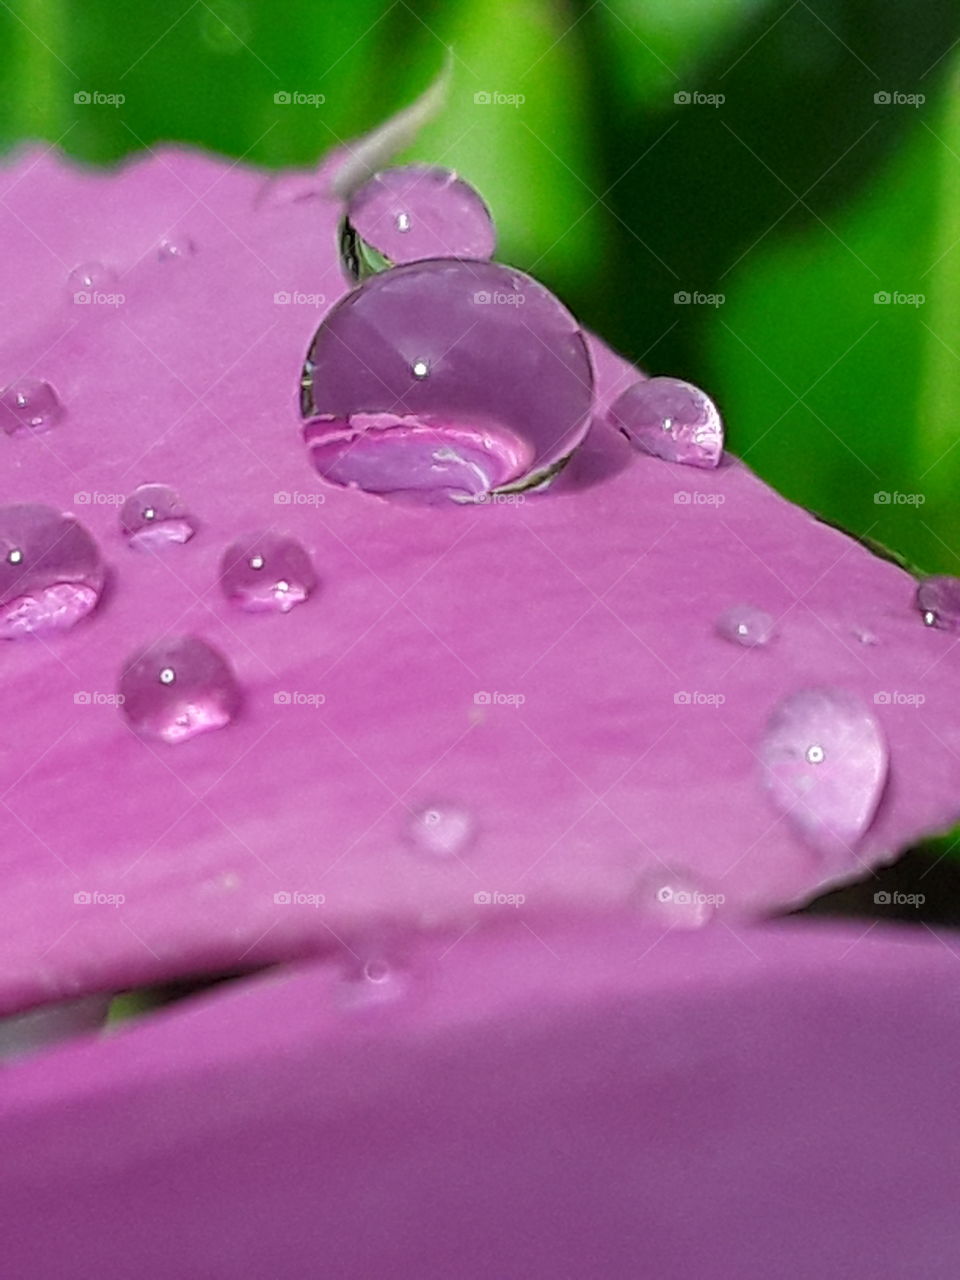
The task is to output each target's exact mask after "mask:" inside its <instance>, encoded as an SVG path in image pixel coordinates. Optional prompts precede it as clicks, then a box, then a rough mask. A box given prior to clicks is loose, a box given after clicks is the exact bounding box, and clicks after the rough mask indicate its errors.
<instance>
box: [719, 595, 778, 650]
mask: <svg viewBox="0 0 960 1280" xmlns="http://www.w3.org/2000/svg"><path fill="white" fill-rule="evenodd" d="M776 628H777V624H776V622H775V621H774V619H773V617H772V616H771V615H770V614H769V613H766V612H765V611H764V610H763V609H755V608H754V607H753V606H752V605H749V604H737V605H734V606H733V607H732V608H731V609H727V610H726V612H724V613H722V614H721V615H720V617H719V618H718V619H717V633H718V634H719V635H721V636H723V638H724V639H725V640H732V641H733V642H734V644H742V645H743V646H744V647H745V648H748V649H752V648H755V647H756V646H757V645H764V644H769V643H770V641H771V640H772V639H773V637H774V635H775V634H776Z"/></svg>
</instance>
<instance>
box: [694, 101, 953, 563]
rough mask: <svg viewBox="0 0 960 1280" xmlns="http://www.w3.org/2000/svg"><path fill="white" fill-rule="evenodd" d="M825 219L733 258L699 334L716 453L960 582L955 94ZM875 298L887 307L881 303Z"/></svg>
mask: <svg viewBox="0 0 960 1280" xmlns="http://www.w3.org/2000/svg"><path fill="white" fill-rule="evenodd" d="M876 111H877V118H876V121H875V124H874V125H873V126H872V127H875V128H878V129H880V128H885V127H888V126H890V125H892V124H894V123H896V124H898V125H899V124H900V123H901V120H900V119H895V114H894V113H903V112H910V113H911V117H910V124H909V129H908V132H907V134H906V139H905V145H903V146H902V147H901V148H900V149H899V150H897V151H896V152H895V153H894V156H893V159H892V160H889V161H888V162H887V163H886V165H885V167H884V169H883V170H882V171H881V172H880V173H879V174H878V176H877V178H876V180H875V181H874V182H872V183H871V184H870V186H869V187H868V188H866V189H865V190H864V191H863V193H862V194H861V195H860V196H859V197H858V199H857V200H856V202H855V203H854V204H853V205H852V206H851V207H848V208H846V209H844V210H842V211H841V212H840V213H838V214H835V215H831V216H829V217H826V218H825V219H823V220H819V219H818V220H816V221H815V222H814V224H813V225H812V226H808V228H807V229H806V230H805V231H804V232H803V233H802V234H797V233H796V232H795V231H794V232H792V233H784V232H783V231H782V229H780V230H778V231H777V232H774V233H773V234H771V235H769V236H768V237H766V238H765V239H764V241H763V242H762V243H761V245H760V246H759V247H758V248H757V249H755V250H753V251H750V252H748V253H747V254H746V255H745V257H744V259H743V262H742V263H741V265H740V267H739V268H737V270H736V271H735V273H734V274H733V275H732V276H731V277H730V280H731V283H730V286H729V289H728V298H729V300H728V302H727V305H726V306H725V307H724V308H723V309H722V311H721V312H720V313H719V314H718V316H717V321H716V323H715V324H714V326H713V328H712V330H711V332H710V334H709V337H708V351H709V362H710V367H711V369H712V371H713V385H714V386H715V387H716V388H717V389H718V392H719V395H720V398H721V400H722V403H723V407H724V409H725V411H726V416H727V419H728V422H729V425H730V438H731V446H732V448H733V449H734V451H735V452H738V453H740V455H741V456H742V457H744V458H745V460H746V461H747V462H749V463H750V464H751V465H752V466H754V467H755V468H756V469H757V470H758V471H760V473H761V474H762V475H763V476H764V477H765V478H767V479H768V480H770V481H771V483H772V484H773V485H775V487H777V488H778V489H780V490H781V491H782V492H783V493H785V494H787V495H788V496H789V497H791V498H793V499H795V500H796V501H798V502H801V503H803V504H804V505H807V506H811V507H815V508H816V509H817V510H819V511H820V512H822V513H823V514H824V515H826V516H828V517H829V518H830V519H832V520H834V521H836V522H838V523H840V524H842V525H844V526H846V527H847V528H849V529H851V531H854V532H857V533H860V534H866V535H869V536H870V537H873V538H876V539H878V540H879V541H881V542H883V543H886V544H888V545H891V546H895V547H897V548H898V550H900V551H901V552H903V553H904V554H905V555H906V556H907V558H908V559H909V560H910V561H912V562H914V563H916V564H918V565H921V566H923V568H924V569H926V570H928V571H929V570H940V571H948V572H954V573H956V572H958V571H960V544H958V542H957V536H956V533H957V528H958V525H957V507H956V500H957V499H956V495H957V493H958V492H960V97H958V95H957V87H956V77H955V76H954V77H951V79H950V81H948V82H947V83H946V84H944V86H943V92H942V93H939V94H938V95H937V97H936V100H935V101H932V102H931V103H929V104H926V105H921V106H920V107H917V108H913V107H910V106H907V105H899V106H897V105H895V104H882V103H881V104H878V105H877V108H876ZM885 299H889V300H885Z"/></svg>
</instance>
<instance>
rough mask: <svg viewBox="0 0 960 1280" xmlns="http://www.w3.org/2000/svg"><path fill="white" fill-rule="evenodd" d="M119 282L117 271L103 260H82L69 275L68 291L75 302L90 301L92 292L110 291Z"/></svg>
mask: <svg viewBox="0 0 960 1280" xmlns="http://www.w3.org/2000/svg"><path fill="white" fill-rule="evenodd" d="M116 282H117V273H116V272H115V271H114V269H113V268H112V267H108V266H107V265H106V263H103V262H81V263H80V265H79V266H78V267H74V268H73V270H72V271H71V272H70V274H69V275H68V276H67V292H68V293H69V294H70V297H71V298H72V299H73V301H74V302H78V303H89V302H90V301H91V294H94V293H108V292H111V291H112V286H113V285H115V284H116Z"/></svg>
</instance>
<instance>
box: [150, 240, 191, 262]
mask: <svg viewBox="0 0 960 1280" xmlns="http://www.w3.org/2000/svg"><path fill="white" fill-rule="evenodd" d="M196 252H197V246H196V244H195V243H194V241H193V240H191V239H190V237H189V236H185V235H175V236H174V235H171V236H165V237H164V239H163V240H161V241H160V243H159V244H158V245H157V257H158V258H159V259H160V261H161V262H182V261H183V260H185V259H186V258H192V257H193V255H194V254H195V253H196Z"/></svg>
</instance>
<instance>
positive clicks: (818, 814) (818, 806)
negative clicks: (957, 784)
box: [760, 689, 889, 863]
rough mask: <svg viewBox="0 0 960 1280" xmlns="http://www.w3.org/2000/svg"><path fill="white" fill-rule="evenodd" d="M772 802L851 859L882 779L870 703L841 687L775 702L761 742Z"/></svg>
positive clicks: (884, 763)
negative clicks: (774, 707) (775, 704)
mask: <svg viewBox="0 0 960 1280" xmlns="http://www.w3.org/2000/svg"><path fill="white" fill-rule="evenodd" d="M760 758H761V762H762V766H763V780H764V784H765V785H766V787H767V789H768V791H769V792H770V794H771V796H772V797H773V799H774V801H775V803H776V804H777V806H778V807H779V808H780V809H782V810H783V811H784V812H785V813H786V815H787V816H788V818H789V820H790V821H791V822H792V823H793V824H794V825H795V826H796V827H797V829H798V831H799V832H800V834H801V835H803V836H804V838H805V839H806V840H807V841H808V842H809V843H810V844H811V845H813V846H814V847H815V848H816V849H818V850H820V851H821V852H823V853H826V854H829V855H832V856H834V857H838V858H841V859H843V860H844V861H845V862H848V863H849V862H851V861H855V857H854V853H853V850H854V847H855V846H856V844H857V842H858V841H859V839H860V838H861V836H862V835H863V834H864V833H865V832H866V831H867V829H868V828H869V826H870V824H871V822H872V821H873V818H874V814H875V813H876V810H877V805H878V804H879V802H880V797H881V795H882V794H883V789H884V786H885V784H886V780H887V772H888V768H889V753H888V749H887V743H886V739H885V738H884V735H883V731H882V729H881V728H880V725H879V723H878V722H877V719H876V717H875V716H874V714H873V711H872V710H871V708H870V707H869V706H868V705H867V704H866V703H865V702H863V701H862V700H861V699H860V698H858V697H857V696H856V695H855V694H852V693H849V692H848V691H846V690H844V689H804V690H801V691H800V692H799V693H795V694H792V695H791V696H790V697H787V698H785V699H784V700H783V701H782V702H781V703H779V704H778V706H777V707H776V709H775V710H774V712H773V715H772V716H771V718H770V721H769V723H768V725H767V728H766V731H765V733H764V736H763V740H762V742H761V744H760Z"/></svg>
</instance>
